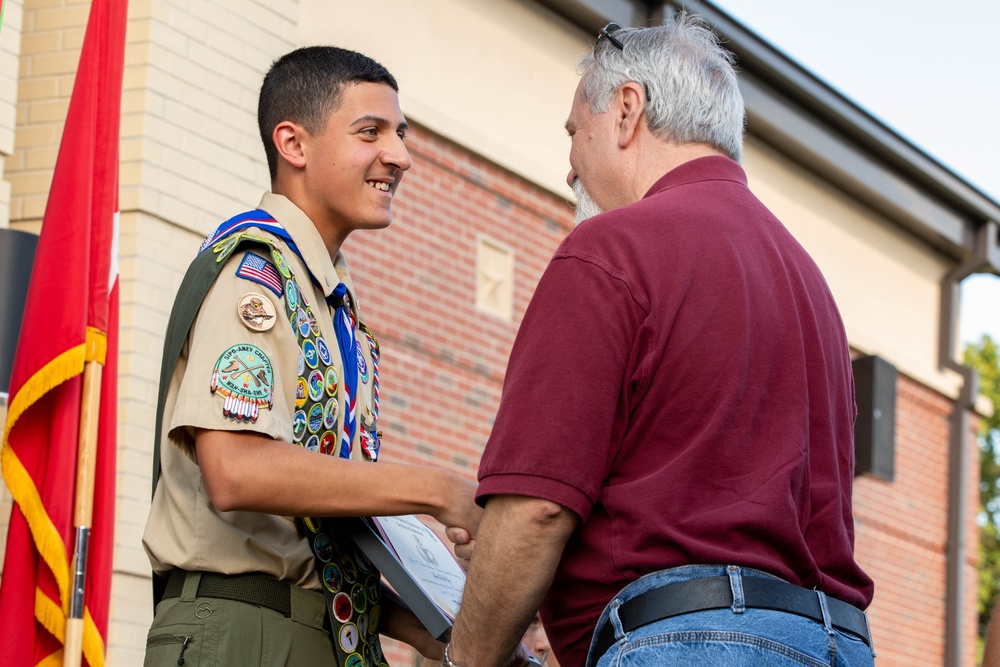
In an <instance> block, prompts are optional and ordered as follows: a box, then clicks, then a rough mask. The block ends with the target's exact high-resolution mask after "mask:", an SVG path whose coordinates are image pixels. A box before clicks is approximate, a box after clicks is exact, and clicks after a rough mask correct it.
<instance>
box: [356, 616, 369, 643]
mask: <svg viewBox="0 0 1000 667" xmlns="http://www.w3.org/2000/svg"><path fill="white" fill-rule="evenodd" d="M358 632H360V633H361V639H362V640H364V638H365V637H367V636H368V617H367V616H365V615H364V614H360V615H358Z"/></svg>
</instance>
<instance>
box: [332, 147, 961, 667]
mask: <svg viewBox="0 0 1000 667" xmlns="http://www.w3.org/2000/svg"><path fill="white" fill-rule="evenodd" d="M407 143H408V145H409V149H410V152H411V155H412V156H413V168H412V169H411V170H410V171H409V172H408V173H407V174H406V176H405V178H404V180H403V183H402V185H401V187H400V189H399V191H398V194H397V199H396V202H395V204H394V206H395V220H394V222H393V224H392V226H391V227H390V228H389V229H388V230H384V231H379V232H364V233H358V234H355V235H354V236H353V237H352V238H351V239H349V240H348V242H347V244H346V246H345V252H346V253H347V257H348V262H349V265H350V267H351V273H352V276H353V278H354V280H355V283H356V285H357V288H358V292H359V294H360V296H361V307H362V311H363V314H364V317H365V319H366V321H368V322H369V323H370V324H371V326H372V328H373V330H374V331H375V334H376V335H377V336H378V337H379V339H380V341H381V345H382V359H381V364H380V373H381V420H380V426H381V428H382V430H383V432H384V438H383V439H384V444H385V449H384V450H383V452H384V453H383V456H384V460H386V461H404V462H410V463H434V464H437V465H443V466H446V467H448V468H451V469H452V470H455V471H456V472H458V473H460V474H462V475H464V476H466V477H468V478H469V479H474V478H475V474H476V469H477V466H478V462H479V457H480V454H481V453H482V449H483V446H484V444H485V442H486V439H487V437H488V436H489V432H490V427H491V425H492V420H493V416H494V414H495V413H496V408H497V405H498V403H499V399H500V390H501V386H502V382H503V374H504V368H505V366H506V361H507V357H508V354H509V352H510V348H511V345H512V344H513V340H514V335H515V334H516V333H517V326H518V324H519V323H520V321H521V317H522V315H523V314H524V310H525V308H526V307H527V305H528V301H529V300H530V298H531V294H532V292H533V290H534V288H535V285H536V284H537V282H538V279H539V277H540V276H541V274H542V271H543V270H544V269H545V266H546V264H547V262H548V260H549V258H550V256H551V255H552V252H553V251H554V250H555V248H556V246H557V245H558V244H559V242H560V241H561V240H562V238H563V237H564V236H565V235H566V233H567V232H568V231H569V230H570V229H571V228H572V211H571V209H570V207H569V206H568V205H567V203H566V202H565V201H563V200H562V199H561V198H559V197H556V196H553V195H552V194H551V193H549V192H547V191H544V190H541V189H539V188H537V187H535V186H533V185H531V184H530V183H528V182H526V181H524V180H522V179H520V178H518V177H516V176H513V175H512V174H510V173H508V172H506V171H504V170H503V169H501V168H499V167H497V166H495V165H493V164H491V163H489V162H487V161H485V160H484V159H482V158H479V157H478V156H476V155H473V154H470V153H469V152H468V151H466V150H465V149H463V148H462V147H460V146H457V145H455V144H453V143H450V142H448V141H447V140H444V139H442V138H440V137H438V136H435V135H433V134H431V133H429V132H428V131H426V130H423V129H422V128H420V127H414V128H413V129H412V130H411V131H410V133H409V135H408V137H407ZM567 149H568V147H567ZM478 235H487V236H489V237H491V238H493V239H495V240H497V241H499V242H501V243H503V244H506V245H508V246H510V247H511V248H513V249H514V252H515V287H514V317H513V321H511V322H503V321H500V320H498V319H496V318H494V317H491V316H489V315H486V314H483V313H481V312H478V311H477V310H476V309H475V307H474V302H475V256H476V241H477V236H478ZM896 414H897V426H896V436H897V443H896V479H895V481H893V482H891V483H889V482H884V481H881V480H878V479H875V478H871V477H862V478H859V479H858V480H857V482H856V485H855V514H856V523H857V540H856V543H857V556H858V560H859V561H860V562H861V564H862V566H863V567H864V568H865V569H866V570H867V571H868V573H869V574H870V575H871V576H872V577H873V578H874V579H875V585H876V596H875V603H874V605H873V607H872V610H871V623H872V631H873V633H874V635H875V641H876V649H877V650H878V652H879V657H878V659H877V664H878V665H879V667H889V666H895V665H906V666H907V667H914V666H918V665H936V666H937V665H942V664H943V661H944V609H945V545H946V537H947V532H946V522H947V517H946V512H947V506H946V502H947V483H948V479H947V461H948V437H949V436H948V434H949V431H948V429H949V419H950V414H951V402H950V401H949V400H947V399H946V398H944V397H942V396H941V395H940V394H938V393H936V392H934V391H932V390H930V389H927V388H926V387H924V386H922V385H920V384H918V383H916V382H914V381H913V380H911V379H909V378H907V377H905V376H903V375H900V378H899V384H898V403H897V411H896ZM969 447H970V462H969V473H968V474H969V479H970V487H969V508H970V512H969V518H968V525H967V540H968V541H967V545H968V546H967V554H968V555H969V563H968V567H967V583H966V595H967V600H966V601H967V604H966V608H967V613H966V617H967V620H966V623H965V627H966V628H967V631H966V633H965V654H966V660H965V661H963V664H969V665H971V664H974V655H975V653H974V651H975V590H976V580H975V560H974V559H975V557H976V545H975V539H976V529H975V522H974V512H975V508H976V502H977V500H976V486H975V482H974V480H976V479H977V476H978V459H977V458H976V457H977V451H978V450H976V448H975V444H974V439H972V438H971V437H970V444H969ZM386 651H387V656H388V657H389V658H390V662H391V663H392V664H394V665H396V667H402V666H404V665H408V664H411V660H412V659H413V653H412V651H411V650H410V649H409V648H408V647H403V646H401V645H397V644H394V643H391V642H386Z"/></svg>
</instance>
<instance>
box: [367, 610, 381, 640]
mask: <svg viewBox="0 0 1000 667" xmlns="http://www.w3.org/2000/svg"><path fill="white" fill-rule="evenodd" d="M381 610H382V607H372V610H371V611H370V612H368V630H369V632H371V633H372V634H373V635H374V634H375V633H376V632H378V622H379V620H381V616H382V614H381Z"/></svg>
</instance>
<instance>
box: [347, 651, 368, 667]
mask: <svg viewBox="0 0 1000 667" xmlns="http://www.w3.org/2000/svg"><path fill="white" fill-rule="evenodd" d="M364 664H365V659H364V658H362V657H361V655H360V654H358V653H352V654H350V655H349V656H347V659H346V660H344V667H364Z"/></svg>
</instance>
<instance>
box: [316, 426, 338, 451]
mask: <svg viewBox="0 0 1000 667" xmlns="http://www.w3.org/2000/svg"><path fill="white" fill-rule="evenodd" d="M336 445H337V434H336V433H334V432H333V431H327V432H326V433H324V434H323V437H322V438H320V439H319V453H320V454H323V455H325V456H330V455H331V454H333V449H334V447H336Z"/></svg>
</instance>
